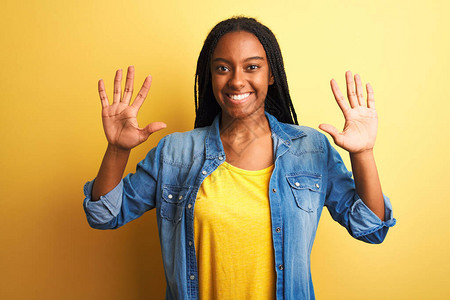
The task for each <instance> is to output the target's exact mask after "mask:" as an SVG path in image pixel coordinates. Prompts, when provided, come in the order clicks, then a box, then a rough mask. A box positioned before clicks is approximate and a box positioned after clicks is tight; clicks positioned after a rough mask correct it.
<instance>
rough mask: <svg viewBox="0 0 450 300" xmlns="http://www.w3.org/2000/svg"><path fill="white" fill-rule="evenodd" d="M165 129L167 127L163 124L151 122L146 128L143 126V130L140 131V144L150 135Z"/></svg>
mask: <svg viewBox="0 0 450 300" xmlns="http://www.w3.org/2000/svg"><path fill="white" fill-rule="evenodd" d="M166 127H167V125H166V123H163V122H153V123H150V124H148V125H147V126H145V128H144V129H143V130H141V136H140V141H141V142H144V141H146V140H147V139H148V137H149V136H150V135H151V134H152V133H154V132H156V131H158V130H161V129H164V128H166Z"/></svg>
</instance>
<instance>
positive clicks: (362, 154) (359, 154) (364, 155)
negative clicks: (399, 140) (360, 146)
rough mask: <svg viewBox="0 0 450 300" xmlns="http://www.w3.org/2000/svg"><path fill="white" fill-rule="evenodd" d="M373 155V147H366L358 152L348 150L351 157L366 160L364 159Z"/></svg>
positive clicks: (371, 157)
mask: <svg viewBox="0 0 450 300" xmlns="http://www.w3.org/2000/svg"><path fill="white" fill-rule="evenodd" d="M373 157H374V155H373V148H370V149H366V150H363V151H358V152H350V158H351V159H361V160H366V159H373Z"/></svg>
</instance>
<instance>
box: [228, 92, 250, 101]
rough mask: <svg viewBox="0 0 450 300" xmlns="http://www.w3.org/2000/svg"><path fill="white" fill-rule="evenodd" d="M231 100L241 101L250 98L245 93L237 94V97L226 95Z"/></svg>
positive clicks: (248, 94)
mask: <svg viewBox="0 0 450 300" xmlns="http://www.w3.org/2000/svg"><path fill="white" fill-rule="evenodd" d="M228 96H229V97H230V98H231V99H233V100H242V99H245V98H247V97H248V96H250V93H245V94H239V95H231V94H229V95H228Z"/></svg>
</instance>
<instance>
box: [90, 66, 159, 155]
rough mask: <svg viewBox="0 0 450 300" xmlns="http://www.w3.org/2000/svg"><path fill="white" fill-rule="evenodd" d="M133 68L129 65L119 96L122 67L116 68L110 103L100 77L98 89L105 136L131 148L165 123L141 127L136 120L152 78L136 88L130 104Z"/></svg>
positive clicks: (116, 144)
mask: <svg viewBox="0 0 450 300" xmlns="http://www.w3.org/2000/svg"><path fill="white" fill-rule="evenodd" d="M133 82H134V67H132V66H131V67H129V68H128V71H127V79H126V81H125V91H124V93H123V95H122V92H121V83H122V70H117V72H116V76H115V78H114V95H113V103H112V104H110V103H109V100H108V97H107V95H106V91H105V85H104V82H103V80H101V79H100V81H99V82H98V92H99V95H100V100H101V103H102V120H103V129H104V131H105V135H106V139H107V140H108V143H109V144H110V145H113V146H116V147H119V148H122V149H132V148H134V147H136V146H137V145H139V144H141V143H143V142H144V141H146V140H147V139H148V137H149V136H150V135H151V134H152V133H153V132H155V131H158V130H160V129H163V128H165V127H166V124H164V123H162V122H154V123H150V124H149V125H147V126H146V127H144V128H140V127H139V125H138V122H137V119H136V117H137V114H138V112H139V109H140V107H141V106H142V104H143V103H144V100H145V98H146V97H147V94H148V91H149V89H150V86H151V77H150V76H148V77H147V78H145V81H144V83H143V85H142V87H141V89H140V90H139V93H138V95H137V96H136V98H135V100H134V101H133V104H131V105H130V100H131V97H132V95H133Z"/></svg>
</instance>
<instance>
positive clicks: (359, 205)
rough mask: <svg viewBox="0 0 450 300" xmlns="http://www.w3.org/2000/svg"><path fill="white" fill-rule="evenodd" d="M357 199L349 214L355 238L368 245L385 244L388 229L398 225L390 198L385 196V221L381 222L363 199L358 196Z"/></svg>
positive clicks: (350, 228)
mask: <svg viewBox="0 0 450 300" xmlns="http://www.w3.org/2000/svg"><path fill="white" fill-rule="evenodd" d="M355 198H356V201H355V202H354V203H353V205H352V207H351V209H350V214H349V231H350V233H351V234H352V236H354V237H355V238H357V239H359V240H362V241H365V242H368V243H373V244H378V243H381V242H383V240H384V238H385V237H386V234H387V231H388V229H389V228H390V227H392V226H394V225H395V223H396V220H395V219H394V218H393V215H392V205H391V202H390V200H389V198H388V197H386V196H385V195H383V198H384V207H385V209H384V210H385V221H382V220H380V218H379V217H378V216H377V215H376V214H375V213H374V212H372V211H371V210H370V208H369V207H367V205H366V204H365V203H364V202H363V201H362V200H361V198H359V197H358V196H357V195H356V196H355Z"/></svg>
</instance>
